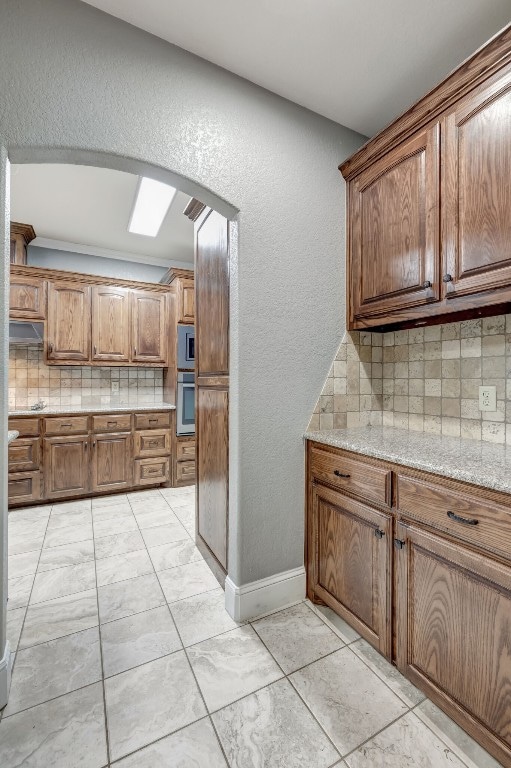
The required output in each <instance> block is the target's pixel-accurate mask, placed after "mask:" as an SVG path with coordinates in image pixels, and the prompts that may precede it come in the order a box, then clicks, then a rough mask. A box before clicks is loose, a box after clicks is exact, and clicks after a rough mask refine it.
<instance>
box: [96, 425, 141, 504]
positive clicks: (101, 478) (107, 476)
mask: <svg viewBox="0 0 511 768" xmlns="http://www.w3.org/2000/svg"><path fill="white" fill-rule="evenodd" d="M91 456H92V461H91V489H92V491H93V492H94V493H97V492H98V491H119V490H121V489H123V488H129V487H130V485H131V483H132V472H131V467H132V451H131V433H130V432H127V433H124V432H113V433H111V434H100V435H94V437H93V438H92V451H91Z"/></svg>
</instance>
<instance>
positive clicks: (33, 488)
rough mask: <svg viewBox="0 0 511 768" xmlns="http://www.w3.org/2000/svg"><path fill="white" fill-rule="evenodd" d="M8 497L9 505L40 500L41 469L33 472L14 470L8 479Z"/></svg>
mask: <svg viewBox="0 0 511 768" xmlns="http://www.w3.org/2000/svg"><path fill="white" fill-rule="evenodd" d="M7 498H8V501H9V506H17V505H18V504H31V503H32V502H34V501H40V500H41V498H42V493H41V473H40V472H39V470H35V471H32V472H12V473H9V477H8V480H7Z"/></svg>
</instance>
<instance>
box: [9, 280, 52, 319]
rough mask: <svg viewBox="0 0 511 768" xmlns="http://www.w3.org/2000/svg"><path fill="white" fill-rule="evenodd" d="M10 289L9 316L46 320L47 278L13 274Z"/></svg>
mask: <svg viewBox="0 0 511 768" xmlns="http://www.w3.org/2000/svg"><path fill="white" fill-rule="evenodd" d="M9 291H10V294H9V317H14V318H18V319H20V320H46V280H41V278H39V277H22V276H20V277H16V276H14V275H12V276H11V279H10V286H9Z"/></svg>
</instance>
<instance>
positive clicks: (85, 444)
mask: <svg viewBox="0 0 511 768" xmlns="http://www.w3.org/2000/svg"><path fill="white" fill-rule="evenodd" d="M43 468H44V491H45V496H46V498H48V499H59V498H64V497H67V496H79V495H83V494H85V493H88V492H89V436H88V435H72V436H71V435H69V436H68V437H45V438H44V441H43Z"/></svg>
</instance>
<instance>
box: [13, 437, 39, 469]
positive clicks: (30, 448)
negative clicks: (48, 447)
mask: <svg viewBox="0 0 511 768" xmlns="http://www.w3.org/2000/svg"><path fill="white" fill-rule="evenodd" d="M40 463H41V442H40V440H39V438H38V437H29V438H24V439H23V438H22V439H19V438H18V439H17V440H14V441H13V442H12V443H10V444H9V472H28V471H33V470H34V469H39V465H40Z"/></svg>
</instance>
